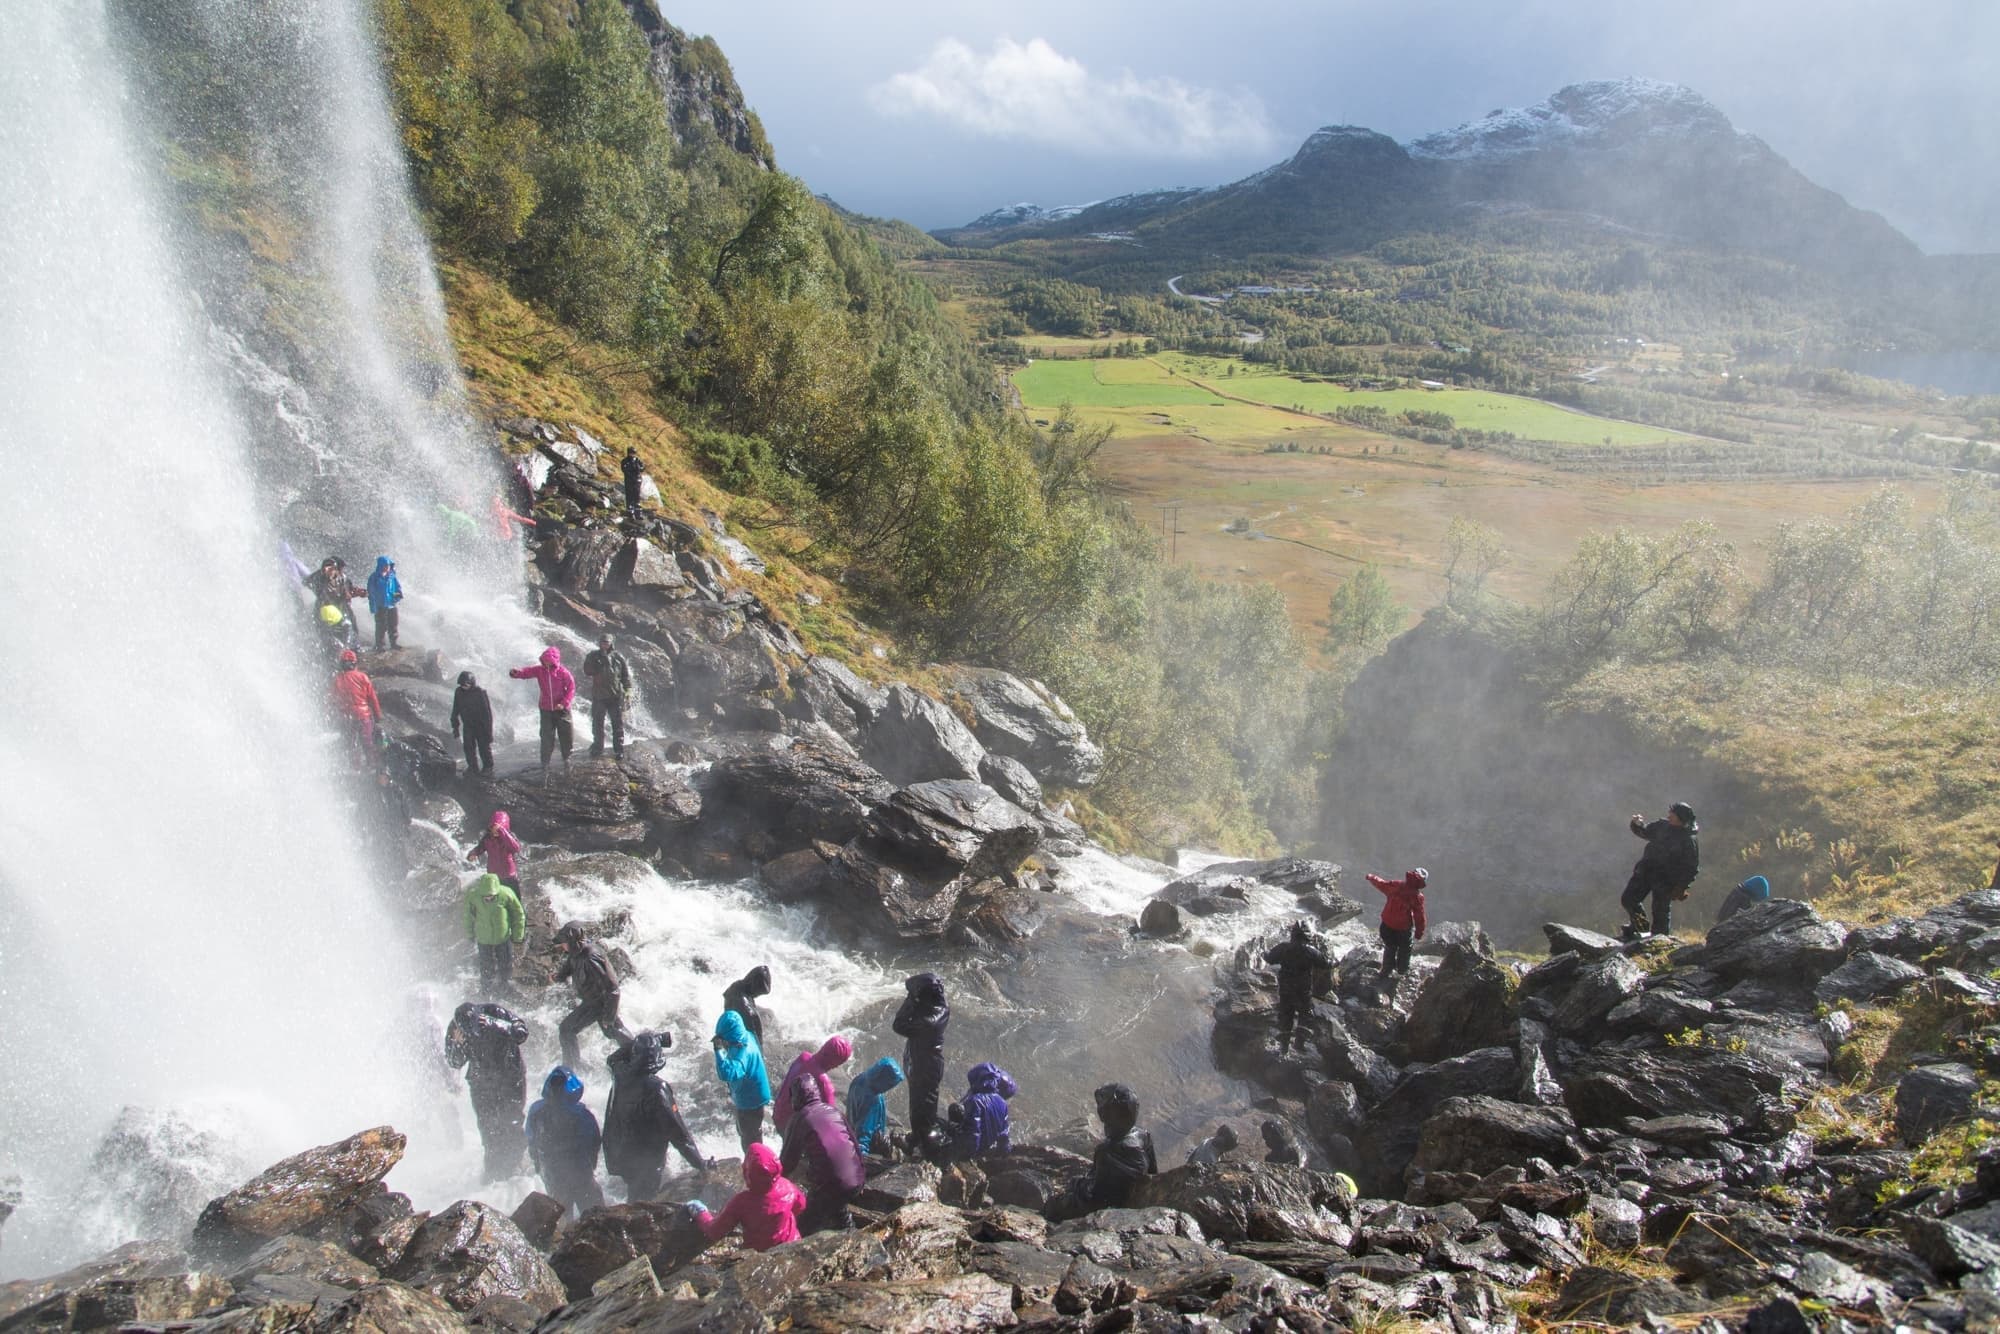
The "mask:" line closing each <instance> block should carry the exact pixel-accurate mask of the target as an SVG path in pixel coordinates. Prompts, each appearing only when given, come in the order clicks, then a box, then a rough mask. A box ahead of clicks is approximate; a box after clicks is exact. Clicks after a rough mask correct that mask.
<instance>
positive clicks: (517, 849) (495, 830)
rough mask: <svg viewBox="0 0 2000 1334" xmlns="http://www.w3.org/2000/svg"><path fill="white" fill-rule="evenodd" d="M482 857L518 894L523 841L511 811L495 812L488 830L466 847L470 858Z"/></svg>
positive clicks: (494, 872) (503, 881)
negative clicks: (516, 834)
mask: <svg viewBox="0 0 2000 1334" xmlns="http://www.w3.org/2000/svg"><path fill="white" fill-rule="evenodd" d="M482 856H483V857H485V858H486V869H487V870H488V871H491V872H492V873H493V874H494V875H497V876H499V877H500V883H501V884H503V885H505V886H507V888H509V889H511V890H513V891H514V892H515V893H516V894H519V893H520V892H521V840H520V839H518V838H516V837H514V822H513V819H512V818H511V817H510V816H509V815H508V814H507V812H505V811H495V812H493V818H491V819H490V820H488V821H487V822H486V832H485V833H483V834H481V835H480V836H479V841H478V842H477V843H474V844H473V845H472V846H471V847H470V848H468V849H466V853H465V860H467V861H475V860H477V859H478V858H480V857H482Z"/></svg>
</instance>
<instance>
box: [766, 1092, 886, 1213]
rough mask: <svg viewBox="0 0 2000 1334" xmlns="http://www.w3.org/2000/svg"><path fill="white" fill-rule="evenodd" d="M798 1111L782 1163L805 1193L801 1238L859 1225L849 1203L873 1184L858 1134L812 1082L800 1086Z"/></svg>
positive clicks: (788, 1131) (788, 1128)
mask: <svg viewBox="0 0 2000 1334" xmlns="http://www.w3.org/2000/svg"><path fill="white" fill-rule="evenodd" d="M797 1101H798V1111H797V1112H795V1113H794V1114H793V1116H792V1119H791V1121H790V1123H789V1124H788V1125H786V1127H785V1143H784V1150H783V1152H781V1153H780V1154H779V1155H778V1165H779V1166H780V1167H782V1168H783V1169H784V1171H785V1175H786V1176H788V1177H790V1178H791V1179H792V1180H793V1181H796V1182H798V1184H799V1188H800V1189H802V1190H804V1191H805V1193H806V1207H805V1211H804V1212H803V1213H801V1214H800V1215H799V1231H800V1233H802V1234H806V1233H813V1232H826V1231H830V1230H833V1229H846V1228H850V1227H852V1226H854V1222H853V1219H851V1218H850V1217H849V1216H848V1213H847V1202H848V1201H849V1200H851V1199H853V1198H854V1193H855V1192H856V1191H858V1190H860V1189H861V1187H862V1186H863V1185H865V1184H866V1183H867V1181H868V1172H867V1170H866V1169H865V1168H863V1167H862V1165H861V1150H860V1149H859V1148H857V1147H856V1146H855V1143H854V1131H853V1130H852V1129H850V1128H849V1126H848V1124H847V1118H846V1117H844V1116H842V1115H841V1114H840V1109H839V1108H838V1107H835V1106H833V1105H832V1104H831V1103H828V1102H826V1101H824V1100H822V1099H821V1098H820V1096H819V1086H818V1085H817V1084H815V1083H814V1082H813V1081H812V1080H806V1081H804V1082H803V1083H801V1084H800V1085H799V1089H798V1098H797Z"/></svg>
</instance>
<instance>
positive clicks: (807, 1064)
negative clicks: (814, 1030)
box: [771, 1033, 854, 1135]
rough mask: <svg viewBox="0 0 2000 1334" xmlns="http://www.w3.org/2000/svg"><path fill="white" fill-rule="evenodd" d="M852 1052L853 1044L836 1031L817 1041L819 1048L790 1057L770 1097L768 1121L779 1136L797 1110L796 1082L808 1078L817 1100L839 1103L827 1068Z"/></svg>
mask: <svg viewBox="0 0 2000 1334" xmlns="http://www.w3.org/2000/svg"><path fill="white" fill-rule="evenodd" d="M852 1055H854V1044H853V1043H851V1042H849V1041H848V1040H847V1039H846V1038H844V1037H842V1036H840V1034H838V1033H835V1034H834V1035H833V1036H832V1037H830V1038H828V1039H827V1040H826V1041H825V1042H822V1043H820V1044H819V1050H818V1051H802V1052H800V1053H799V1054H798V1055H797V1056H795V1057H793V1058H792V1063H791V1064H790V1065H789V1066H787V1067H785V1077H784V1079H783V1080H782V1081H780V1082H779V1084H778V1096H777V1097H775V1098H773V1099H772V1100H771V1120H772V1124H773V1125H775V1126H777V1128H778V1133H779V1134H780V1135H782V1134H784V1133H785V1127H787V1126H789V1125H791V1123H792V1118H793V1117H794V1116H796V1115H797V1114H798V1110H799V1085H800V1084H801V1083H803V1082H804V1081H806V1080H808V1079H810V1080H811V1081H812V1082H813V1083H814V1084H815V1085H817V1086H818V1088H819V1100H820V1101H821V1102H823V1103H825V1104H827V1105H828V1106H829V1107H832V1106H838V1104H837V1103H835V1102H834V1100H833V1079H832V1078H831V1076H830V1075H829V1073H828V1072H829V1071H832V1070H837V1069H839V1068H840V1067H841V1066H843V1065H846V1064H847V1058H848V1057H850V1056H852Z"/></svg>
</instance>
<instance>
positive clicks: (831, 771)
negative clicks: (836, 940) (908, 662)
mask: <svg viewBox="0 0 2000 1334" xmlns="http://www.w3.org/2000/svg"><path fill="white" fill-rule="evenodd" d="M702 787H703V791H704V792H705V793H706V795H707V798H708V805H707V809H709V810H710V811H711V812H714V813H715V816H716V817H717V818H721V819H725V820H727V821H730V822H731V823H733V824H735V825H737V826H739V827H741V828H743V829H746V830H750V829H754V830H757V831H759V832H762V833H765V834H768V835H770V836H771V837H772V838H774V839H776V840H777V843H778V850H779V851H780V852H793V851H796V850H798V849H801V848H804V847H806V846H808V845H809V844H811V843H812V842H813V841H814V840H816V839H819V840H824V841H826V842H828V843H845V842H846V841H847V840H848V839H850V838H853V837H854V836H855V835H856V834H857V833H859V832H860V831H861V822H862V819H863V818H864V817H865V816H866V815H867V814H868V811H869V809H870V808H871V807H873V806H875V805H876V804H877V803H878V802H881V801H883V800H885V799H887V798H888V796H889V794H890V793H892V792H894V791H895V789H894V787H892V786H891V785H890V783H889V780H888V779H886V778H884V777H883V776H882V775H881V774H879V773H877V772H875V770H874V769H872V768H870V767H869V766H867V765H866V764H863V763H862V762H861V761H860V760H857V759H854V758H852V757H850V756H845V755H840V754H837V753H836V752H834V751H831V750H828V749H826V748H825V747H822V746H816V745H812V744H810V743H807V742H797V743H795V744H793V745H792V746H791V748H790V749H788V750H782V751H761V752H753V753H751V754H748V755H736V756H729V757H726V758H723V759H719V760H717V761H716V762H715V763H714V764H712V765H711V766H709V770H708V773H707V774H706V775H705V777H704V779H703V782H702Z"/></svg>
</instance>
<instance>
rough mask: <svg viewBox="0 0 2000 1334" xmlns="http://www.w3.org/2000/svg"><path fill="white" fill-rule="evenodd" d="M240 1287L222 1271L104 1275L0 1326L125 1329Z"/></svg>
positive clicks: (184, 1312)
mask: <svg viewBox="0 0 2000 1334" xmlns="http://www.w3.org/2000/svg"><path fill="white" fill-rule="evenodd" d="M234 1292H235V1289H234V1288H232V1287H231V1286H230V1283H229V1281H228V1280H227V1279H225V1278H223V1277H221V1276H220V1275H218V1274H205V1273H200V1272H196V1273H186V1274H139V1275H132V1276H129V1277H126V1276H116V1277H112V1276H101V1277H97V1278H93V1279H90V1280H88V1281H86V1282H84V1283H82V1284H79V1285H77V1286H75V1287H65V1288H61V1289H59V1290H57V1291H55V1292H53V1293H51V1294H50V1295H48V1296H46V1297H44V1298H42V1299H41V1300H40V1301H37V1302H35V1303H33V1304H31V1305H27V1306H23V1307H22V1308H20V1309H19V1310H18V1311H17V1312H15V1313H14V1314H13V1315H12V1316H10V1317H8V1318H7V1319H6V1320H5V1321H4V1322H0V1327H4V1328H6V1329H8V1330H38V1329H50V1330H55V1329H63V1330H68V1329H77V1330H84V1329H90V1330H109V1329H123V1328H125V1327H127V1326H130V1325H135V1324H137V1323H139V1322H142V1321H143V1322H145V1323H147V1324H152V1325H160V1324H166V1323H168V1322H178V1321H186V1320H190V1319H193V1318H194V1317H196V1316H200V1315H204V1314H206V1313H208V1312H210V1311H213V1310H215V1309H216V1308H218V1307H220V1306H221V1305H222V1304H223V1303H224V1302H227V1301H228V1300H229V1299H230V1297H231V1296H232V1295H234Z"/></svg>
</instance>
